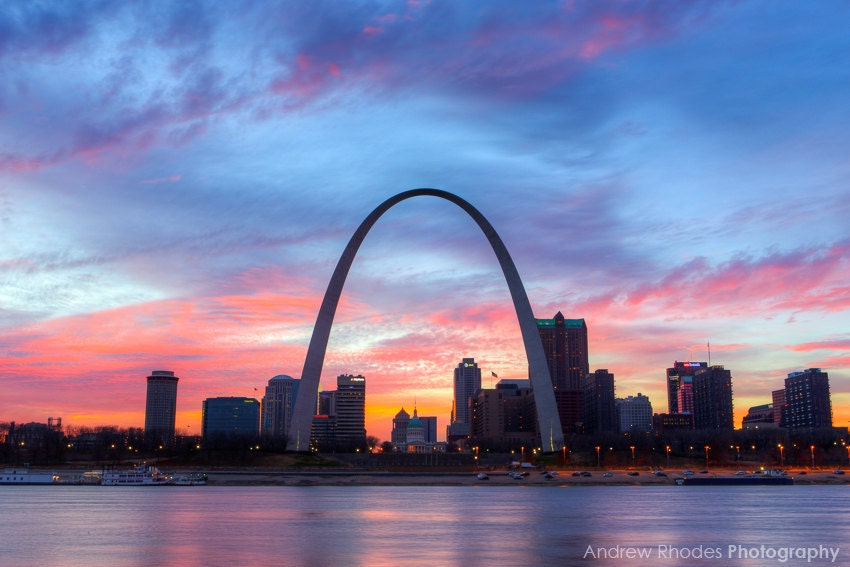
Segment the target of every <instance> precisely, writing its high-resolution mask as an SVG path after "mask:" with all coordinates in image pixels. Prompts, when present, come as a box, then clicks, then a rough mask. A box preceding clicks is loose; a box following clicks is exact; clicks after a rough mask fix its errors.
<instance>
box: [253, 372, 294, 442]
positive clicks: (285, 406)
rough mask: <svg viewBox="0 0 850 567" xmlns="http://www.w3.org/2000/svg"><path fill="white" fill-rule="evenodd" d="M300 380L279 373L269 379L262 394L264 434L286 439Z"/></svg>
mask: <svg viewBox="0 0 850 567" xmlns="http://www.w3.org/2000/svg"><path fill="white" fill-rule="evenodd" d="M300 383H301V381H300V380H296V379H295V378H293V377H292V376H286V375H284V374H280V375H278V376H275V377H274V378H272V379H271V380H269V383H268V385H267V386H266V392H265V395H264V396H263V406H262V426H261V427H262V432H263V434H264V435H269V436H271V437H279V438H282V439H286V437H287V436H288V435H289V421H290V420H291V419H292V409H293V408H294V407H295V399H296V398H297V396H298V385H299V384H300Z"/></svg>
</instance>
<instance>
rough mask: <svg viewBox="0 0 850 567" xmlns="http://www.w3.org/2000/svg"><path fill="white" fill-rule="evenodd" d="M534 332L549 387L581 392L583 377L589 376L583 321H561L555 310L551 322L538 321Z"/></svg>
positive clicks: (585, 333) (558, 313) (585, 332)
mask: <svg viewBox="0 0 850 567" xmlns="http://www.w3.org/2000/svg"><path fill="white" fill-rule="evenodd" d="M537 330H538V331H539V333H540V340H541V342H542V343H543V352H544V353H545V354H546V362H548V364H549V375H550V377H551V378H552V386H553V387H554V388H555V390H556V391H558V390H581V389H582V383H583V381H584V377H585V376H587V374H589V373H590V365H589V363H588V351H587V324H586V323H585V321H584V319H564V316H563V314H562V313H561V312H560V311H558V312H557V313H556V314H555V316H554V317H553V318H551V319H537Z"/></svg>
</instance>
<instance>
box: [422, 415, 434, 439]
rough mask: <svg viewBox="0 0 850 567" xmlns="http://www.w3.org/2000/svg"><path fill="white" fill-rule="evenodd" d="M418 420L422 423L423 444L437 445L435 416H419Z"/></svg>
mask: <svg viewBox="0 0 850 567" xmlns="http://www.w3.org/2000/svg"><path fill="white" fill-rule="evenodd" d="M419 420H420V421H421V422H422V428H423V433H424V435H425V443H426V444H428V445H436V444H437V416H435V415H421V416H419Z"/></svg>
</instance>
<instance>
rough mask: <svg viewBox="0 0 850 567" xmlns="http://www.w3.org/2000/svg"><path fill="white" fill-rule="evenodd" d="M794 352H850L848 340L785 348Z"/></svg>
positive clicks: (803, 344)
mask: <svg viewBox="0 0 850 567" xmlns="http://www.w3.org/2000/svg"><path fill="white" fill-rule="evenodd" d="M786 348H787V349H789V350H793V351H794V352H812V351H814V350H850V339H835V340H825V341H817V342H812V343H802V344H798V345H790V346H788V347H786Z"/></svg>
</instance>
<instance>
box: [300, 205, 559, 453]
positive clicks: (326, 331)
mask: <svg viewBox="0 0 850 567" xmlns="http://www.w3.org/2000/svg"><path fill="white" fill-rule="evenodd" d="M420 196H430V197H438V198H440V199H445V200H446V201H449V202H451V203H454V204H455V205H457V206H458V207H460V208H461V209H463V210H464V211H465V212H466V213H467V214H468V215H469V216H470V217H471V218H472V220H474V221H475V223H476V224H477V225H478V227H479V228H480V229H481V231H482V232H483V233H484V236H486V237H487V240H488V241H489V242H490V246H491V247H492V248H493V252H495V254H496V258H498V260H499V265H500V266H501V267H502V273H503V274H504V275H505V281H506V282H507V284H508V288H509V290H510V292H511V299H513V302H514V309H515V310H516V316H517V319H518V321H519V328H520V332H521V333H522V341H523V343H524V344H525V354H526V357H527V358H528V368H529V374H530V378H531V387H532V389H533V390H534V402H535V405H536V406H537V423H538V429H539V431H540V438H541V441H542V444H543V447H542V448H543V450H544V451H547V452H554V451H559V450H561V448H562V447H563V445H564V436H563V433H562V431H561V422H560V420H559V419H558V410H557V406H556V405H555V393H554V390H553V389H552V380H551V378H550V376H549V365H548V364H547V362H546V355H545V353H544V352H543V343H542V342H541V340H540V333H539V331H538V330H537V322H536V321H535V319H534V314H533V313H532V311H531V305H530V304H529V302H528V295H526V293H525V287H524V286H523V285H522V280H521V279H520V277H519V273H518V272H517V269H516V266H515V265H514V262H513V260H512V259H511V255H510V254H509V253H508V249H507V248H505V244H504V243H503V242H502V239H501V238H500V237H499V235H498V234H497V233H496V229H494V228H493V225H491V224H490V222H489V221H488V220H487V219H486V218H485V217H484V215H482V214H481V213H480V212H479V211H478V209H476V208H475V207H473V206H472V205H470V204H469V203H468V202H467V201H465V200H464V199H461V198H460V197H458V196H457V195H454V194H453V193H449V192H447V191H442V190H440V189H411V190H409V191H404V192H402V193H399V194H398V195H395V196H394V197H390V198H389V199H387V200H386V201H384V202H383V203H381V204H380V205H378V207H377V208H376V209H375V210H374V211H372V212H371V213H370V214H369V216H367V217H366V219H365V220H364V221H363V222H362V223H361V224H360V226H359V227H358V228H357V230H356V231H355V233H354V235H353V236H352V237H351V240H349V241H348V245H347V246H346V247H345V250H344V251H343V253H342V256H341V257H340V259H339V262H337V265H336V269H334V272H333V275H332V276H331V281H330V283H329V284H328V288H327V290H326V291H325V297H324V299H323V300H322V306H321V307H320V308H319V315H318V317H316V325H315V326H314V327H313V336H312V338H311V339H310V346H309V347H308V348H307V357H306V358H305V359H304V368H303V370H302V372H301V384H300V386H299V388H298V396H297V397H296V399H295V408H294V410H293V413H292V420H291V422H290V426H289V440H288V444H287V449H288V450H290V451H307V450H309V446H310V428H311V425H312V421H313V415H314V413H315V410H316V401H317V398H318V393H319V378H320V377H321V374H322V366H323V365H324V362H325V351H326V350H327V348H328V337H329V336H330V333H331V326H332V325H333V320H334V314H335V313H336V308H337V305H338V304H339V298H340V295H341V294H342V286H343V285H344V284H345V279H346V277H347V276H348V271H349V270H350V269H351V264H352V263H353V262H354V257H355V255H356V254H357V250H358V249H359V248H360V245H361V244H362V243H363V240H364V239H365V238H366V235H367V234H368V233H369V230H370V229H371V228H372V226H373V225H374V224H375V222H377V220H378V219H379V218H381V215H383V214H384V213H385V212H387V211H388V210H389V209H391V208H392V207H393V206H395V205H397V204H398V203H400V202H402V201H405V200H407V199H411V198H413V197H420Z"/></svg>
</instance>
